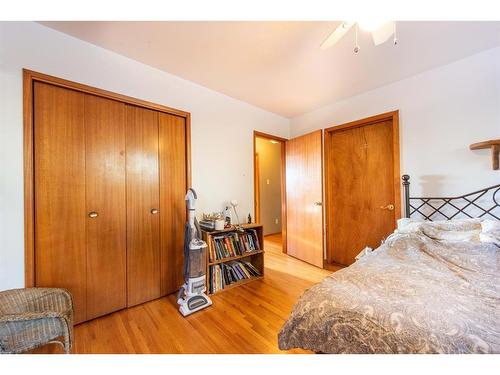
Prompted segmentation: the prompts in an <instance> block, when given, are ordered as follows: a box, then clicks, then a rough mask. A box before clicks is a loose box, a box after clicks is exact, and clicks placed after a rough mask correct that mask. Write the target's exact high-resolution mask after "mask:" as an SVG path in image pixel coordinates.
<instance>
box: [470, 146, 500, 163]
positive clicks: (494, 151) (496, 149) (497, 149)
mask: <svg viewBox="0 0 500 375" xmlns="http://www.w3.org/2000/svg"><path fill="white" fill-rule="evenodd" d="M469 148H470V149H471V150H481V149H485V148H489V149H491V162H492V164H493V169H494V170H498V169H499V160H498V159H499V153H500V139H492V140H489V141H483V142H478V143H473V144H471V145H470V146H469Z"/></svg>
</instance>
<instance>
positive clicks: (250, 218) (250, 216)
mask: <svg viewBox="0 0 500 375" xmlns="http://www.w3.org/2000/svg"><path fill="white" fill-rule="evenodd" d="M247 224H252V215H250V214H248V220H247Z"/></svg>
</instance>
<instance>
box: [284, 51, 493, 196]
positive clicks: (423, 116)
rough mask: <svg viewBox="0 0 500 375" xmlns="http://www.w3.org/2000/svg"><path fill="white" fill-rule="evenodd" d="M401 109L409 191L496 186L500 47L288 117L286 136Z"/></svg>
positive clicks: (404, 169) (436, 192)
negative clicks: (474, 146) (490, 143)
mask: <svg viewBox="0 0 500 375" xmlns="http://www.w3.org/2000/svg"><path fill="white" fill-rule="evenodd" d="M359 58H363V56H362V55H359ZM396 109H399V111H400V112H399V115H400V137H401V172H402V173H407V174H409V175H410V176H411V183H412V184H411V192H412V195H420V194H424V195H440V194H445V195H451V194H453V195H454V194H462V193H467V192H471V191H474V190H476V189H479V188H482V187H486V186H490V185H494V184H498V183H500V171H493V170H492V169H491V157H490V151H489V150H481V151H470V150H469V144H471V143H474V142H478V141H483V140H487V139H496V138H500V47H497V48H495V49H491V50H487V51H484V52H481V53H478V54H476V55H473V56H470V57H468V58H465V59H462V60H459V61H456V62H454V63H452V64H449V65H445V66H442V67H439V68H436V69H433V70H430V71H427V72H424V73H422V74H419V75H416V76H413V77H411V78H408V79H405V80H402V81H398V82H396V83H393V84H391V85H388V86H384V87H381V88H378V89H375V90H372V91H369V92H366V93H363V94H361V95H358V96H354V97H351V98H348V99H346V100H343V101H340V102H336V103H333V104H331V105H328V106H325V107H322V108H319V109H317V110H314V111H312V112H309V113H306V114H304V115H301V116H299V117H296V118H293V119H291V126H290V132H291V136H297V135H301V134H305V133H307V132H309V131H312V130H316V129H319V128H327V127H330V126H334V125H340V124H343V123H346V122H349V121H353V120H358V119H362V118H364V117H368V116H372V115H376V114H380V113H384V112H388V111H392V110H396Z"/></svg>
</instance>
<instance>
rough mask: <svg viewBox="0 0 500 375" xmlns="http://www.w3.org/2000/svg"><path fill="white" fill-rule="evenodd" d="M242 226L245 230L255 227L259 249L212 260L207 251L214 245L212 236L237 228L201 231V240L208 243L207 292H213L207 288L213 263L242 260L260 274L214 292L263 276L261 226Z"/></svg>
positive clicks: (233, 230) (235, 230)
mask: <svg viewBox="0 0 500 375" xmlns="http://www.w3.org/2000/svg"><path fill="white" fill-rule="evenodd" d="M242 227H243V228H244V229H245V230H246V229H255V231H256V232H257V238H258V240H259V245H260V249H259V250H255V251H252V252H246V253H244V254H242V255H237V256H233V257H226V258H222V259H217V260H213V261H210V260H209V253H210V252H211V251H212V249H213V246H214V241H213V237H216V236H219V235H222V234H225V233H231V232H237V231H238V230H237V229H236V228H235V227H231V228H227V229H224V230H217V231H212V232H206V231H202V236H203V240H204V241H205V242H206V243H207V245H208V248H207V260H206V264H207V293H208V294H214V293H211V292H210V288H209V285H210V277H211V272H210V267H211V266H214V265H218V264H221V263H226V262H232V261H235V260H244V261H246V262H249V263H251V264H252V265H253V266H254V267H255V268H256V269H257V270H258V271H259V273H260V276H254V277H251V278H249V279H243V280H240V281H237V282H234V283H231V284H229V285H226V286H225V287H224V289H221V290H218V291H216V292H215V293H219V292H223V291H225V290H228V289H231V288H234V287H237V286H240V285H244V284H247V283H249V282H251V281H254V280H259V279H262V277H263V276H264V233H263V227H262V225H260V224H244V225H242Z"/></svg>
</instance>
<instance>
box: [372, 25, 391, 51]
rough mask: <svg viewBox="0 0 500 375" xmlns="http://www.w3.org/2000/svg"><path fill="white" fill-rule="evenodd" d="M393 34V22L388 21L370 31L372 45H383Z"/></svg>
mask: <svg viewBox="0 0 500 375" xmlns="http://www.w3.org/2000/svg"><path fill="white" fill-rule="evenodd" d="M393 34H394V21H389V22H386V23H384V24H383V25H382V26H380V27H379V28H378V29H377V30H374V31H372V39H373V44H375V45H376V46H378V45H380V44H382V43H385V42H386V41H387V40H388V39H389V38H390V37H391V36H392V35H393Z"/></svg>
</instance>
